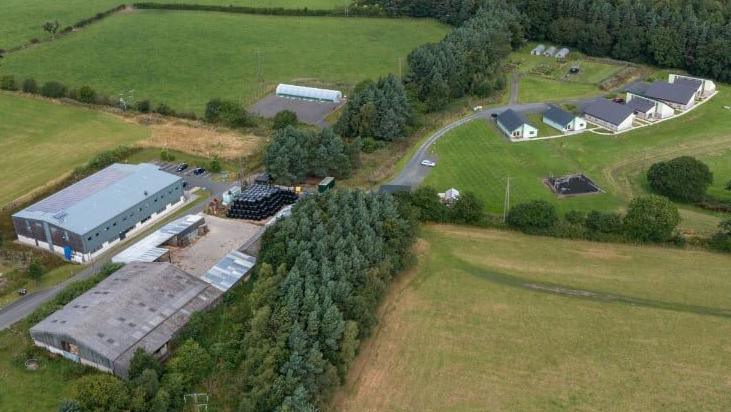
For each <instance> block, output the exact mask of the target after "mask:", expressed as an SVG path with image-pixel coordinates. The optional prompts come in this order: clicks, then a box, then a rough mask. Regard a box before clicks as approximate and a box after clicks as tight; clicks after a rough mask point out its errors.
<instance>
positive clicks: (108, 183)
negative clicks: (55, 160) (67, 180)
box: [13, 163, 182, 235]
mask: <svg viewBox="0 0 731 412" xmlns="http://www.w3.org/2000/svg"><path fill="white" fill-rule="evenodd" d="M181 180H182V179H181V178H180V177H178V176H175V175H173V174H170V173H166V172H163V171H161V170H159V169H158V168H157V166H155V165H151V164H147V163H142V164H138V165H128V164H119V163H115V164H113V165H111V166H109V167H107V168H105V169H103V170H101V171H99V172H97V173H95V174H93V175H91V176H89V177H87V178H85V179H83V180H80V181H78V182H76V183H74V184H73V185H71V186H69V187H67V188H65V189H63V190H61V191H59V192H56V193H54V194H53V195H51V196H49V197H47V198H45V199H43V200H41V201H39V202H37V203H35V204H33V205H31V206H29V207H27V208H25V209H23V210H21V211H20V212H18V213H16V214H14V215H13V216H14V217H19V218H25V219H35V220H40V221H45V222H48V223H50V224H53V225H55V226H58V227H61V228H64V229H66V230H69V231H71V232H74V233H78V234H82V235H83V234H85V233H87V232H89V231H91V230H94V229H96V228H97V227H99V226H100V225H102V224H103V223H105V222H107V221H109V220H111V219H113V218H114V217H116V216H118V215H119V214H121V213H123V212H125V211H127V210H129V209H130V208H132V207H133V206H134V205H136V204H138V203H141V202H142V201H144V200H145V199H146V198H150V197H152V196H154V195H155V194H156V193H158V192H159V191H161V190H163V189H165V188H166V187H168V186H170V185H172V184H174V183H175V182H180V181H181Z"/></svg>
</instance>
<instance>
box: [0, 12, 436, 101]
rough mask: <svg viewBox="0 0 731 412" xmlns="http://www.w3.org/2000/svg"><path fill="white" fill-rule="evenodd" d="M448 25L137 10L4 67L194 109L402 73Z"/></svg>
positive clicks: (10, 59) (21, 54)
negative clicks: (280, 89)
mask: <svg viewBox="0 0 731 412" xmlns="http://www.w3.org/2000/svg"><path fill="white" fill-rule="evenodd" d="M446 31H447V27H446V26H444V25H441V24H439V23H437V22H436V21H433V20H424V19H421V20H416V19H399V20H395V19H371V18H361V19H358V18H333V17H308V18H302V17H278V16H253V15H241V14H225V13H207V12H165V11H152V10H148V11H137V12H133V13H125V14H119V15H116V16H114V17H110V18H108V19H106V20H104V21H102V22H100V23H98V24H95V25H93V26H90V27H89V28H87V29H85V30H83V31H81V32H78V33H75V34H73V35H70V36H68V37H66V38H64V39H62V40H59V41H55V42H50V43H45V44H42V45H40V46H38V47H33V48H31V49H28V50H24V51H22V52H18V53H15V54H12V55H10V56H9V57H7V58H6V59H5V60H6V61H5V63H4V66H3V67H2V69H0V72H2V73H13V74H15V75H16V76H18V77H19V78H23V77H28V76H31V77H34V78H36V79H37V80H39V81H47V80H59V81H62V82H64V83H66V84H68V85H69V86H72V87H78V86H81V85H84V84H88V85H90V86H92V87H94V88H96V89H97V90H100V91H101V92H103V93H106V94H110V95H115V96H116V95H117V94H118V93H119V92H122V91H127V90H130V89H134V90H135V97H136V98H137V99H138V100H139V99H144V98H149V99H152V100H153V102H160V101H163V102H165V103H167V104H169V105H171V106H173V107H174V108H175V109H177V110H181V111H196V112H197V113H199V114H200V113H202V111H203V107H204V105H205V103H206V102H207V101H208V100H209V99H211V98H214V97H223V98H229V99H235V100H241V101H243V102H244V103H247V104H248V103H253V102H254V101H255V100H256V99H257V96H260V97H261V96H263V95H264V94H266V93H268V92H269V91H271V90H273V88H274V87H275V86H276V84H277V83H279V82H292V83H301V84H314V85H319V84H323V85H326V86H333V87H340V88H344V89H346V90H347V88H348V87H349V86H352V85H354V84H355V83H357V82H359V81H361V80H363V79H367V78H374V77H377V76H379V75H384V74H386V73H388V72H394V73H398V71H399V59H402V58H405V57H406V55H407V54H408V53H409V52H410V51H411V50H412V49H413V48H414V47H416V46H417V45H419V44H422V43H426V42H430V41H437V40H439V39H441V38H442V37H443V35H444V34H445V33H446ZM49 62H53V64H49ZM257 73H259V75H260V79H261V82H259V81H258V80H257V79H259V76H258V75H257Z"/></svg>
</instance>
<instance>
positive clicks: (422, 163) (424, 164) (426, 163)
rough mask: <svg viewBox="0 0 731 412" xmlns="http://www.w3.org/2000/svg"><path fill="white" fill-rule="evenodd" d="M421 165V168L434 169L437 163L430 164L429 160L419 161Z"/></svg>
mask: <svg viewBox="0 0 731 412" xmlns="http://www.w3.org/2000/svg"><path fill="white" fill-rule="evenodd" d="M421 165H422V166H429V167H434V166H436V165H437V163H436V162H432V161H431V160H422V161H421Z"/></svg>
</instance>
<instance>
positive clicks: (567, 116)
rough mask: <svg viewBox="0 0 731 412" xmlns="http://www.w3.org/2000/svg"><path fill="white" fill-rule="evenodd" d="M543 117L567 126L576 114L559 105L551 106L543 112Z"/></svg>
mask: <svg viewBox="0 0 731 412" xmlns="http://www.w3.org/2000/svg"><path fill="white" fill-rule="evenodd" d="M543 117H545V118H547V119H548V120H550V121H552V122H554V123H556V124H560V125H562V126H566V125H568V124H569V123H571V122H572V121H573V120H574V118H575V117H576V116H574V114H573V113H569V112H567V111H566V110H563V109H561V108H559V107H558V106H551V108H550V109H548V110H547V111H546V112H545V113H543Z"/></svg>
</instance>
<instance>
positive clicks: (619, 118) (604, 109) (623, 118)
mask: <svg viewBox="0 0 731 412" xmlns="http://www.w3.org/2000/svg"><path fill="white" fill-rule="evenodd" d="M584 117H586V120H587V121H589V122H591V123H594V124H596V125H598V126H601V127H603V128H605V129H608V130H611V131H613V132H621V131H622V130H626V129H629V128H631V127H632V122H633V121H634V120H635V114H634V112H633V111H632V109H630V108H629V107H627V106H625V105H623V104H619V103H615V102H613V101H611V100H607V99H597V100H595V101H593V102H591V103H589V104H588V105H586V107H584Z"/></svg>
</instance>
